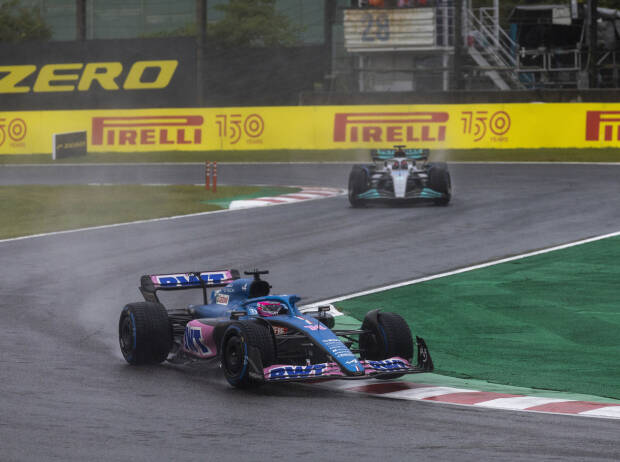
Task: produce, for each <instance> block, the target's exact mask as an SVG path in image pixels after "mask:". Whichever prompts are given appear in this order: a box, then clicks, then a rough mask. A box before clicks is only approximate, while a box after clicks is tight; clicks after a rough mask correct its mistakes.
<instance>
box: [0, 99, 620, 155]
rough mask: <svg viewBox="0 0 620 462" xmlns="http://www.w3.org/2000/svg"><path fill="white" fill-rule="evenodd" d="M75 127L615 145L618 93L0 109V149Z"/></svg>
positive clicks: (300, 141)
mask: <svg viewBox="0 0 620 462" xmlns="http://www.w3.org/2000/svg"><path fill="white" fill-rule="evenodd" d="M75 131H86V132H87V133H88V150H89V151H90V152H140V151H174V150H183V151H213V150H262V149H352V148H385V147H390V146H393V145H406V146H408V147H419V148H430V149H471V148H482V149H508V148H569V147H570V148H572V147H575V148H587V147H620V103H619V104H589V103H575V104H542V103H524V104H476V105H462V104H459V105H390V106H294V107H242V108H199V109H192V108H189V109H187V108H186V109H180V108H179V109H140V110H80V111H32V112H0V154H31V153H51V152H52V137H53V135H54V134H59V133H66V132H75Z"/></svg>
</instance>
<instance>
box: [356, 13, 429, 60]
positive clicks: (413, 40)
mask: <svg viewBox="0 0 620 462" xmlns="http://www.w3.org/2000/svg"><path fill="white" fill-rule="evenodd" d="M436 23H437V21H436V18H435V8H400V9H398V8H396V9H380V8H377V9H361V8H352V9H348V10H345V14H344V39H345V46H346V48H347V51H349V52H356V51H358V52H359V51H365V52H367V51H383V50H397V49H402V50H415V49H429V48H432V47H434V46H435V44H436Z"/></svg>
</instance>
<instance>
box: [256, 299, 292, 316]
mask: <svg viewBox="0 0 620 462" xmlns="http://www.w3.org/2000/svg"><path fill="white" fill-rule="evenodd" d="M256 310H257V311H258V314H259V315H261V316H266V317H268V316H276V315H278V314H280V312H282V311H285V310H286V308H285V307H284V305H282V303H280V302H258V304H257V306H256Z"/></svg>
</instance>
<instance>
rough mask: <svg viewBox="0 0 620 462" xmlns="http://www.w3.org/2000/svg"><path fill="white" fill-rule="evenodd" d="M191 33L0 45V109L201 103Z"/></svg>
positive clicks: (194, 48)
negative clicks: (164, 36) (180, 36)
mask: <svg viewBox="0 0 620 462" xmlns="http://www.w3.org/2000/svg"><path fill="white" fill-rule="evenodd" d="M195 53H196V45H195V40H193V39H191V38H170V39H168V38H167V39H148V40H145V39H135V40H133V39H132V40H88V41H84V42H41V43H25V44H10V45H2V46H0V110H14V109H21V110H24V109H27V110H36V109H89V108H130V107H131V108H136V107H183V106H192V105H195V102H196V98H195V95H196V64H195V61H196V58H195Z"/></svg>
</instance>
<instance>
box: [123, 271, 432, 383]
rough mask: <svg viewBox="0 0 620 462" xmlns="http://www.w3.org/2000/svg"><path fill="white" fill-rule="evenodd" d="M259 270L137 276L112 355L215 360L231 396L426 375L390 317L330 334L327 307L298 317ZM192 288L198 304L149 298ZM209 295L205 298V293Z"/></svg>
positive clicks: (426, 359)
mask: <svg viewBox="0 0 620 462" xmlns="http://www.w3.org/2000/svg"><path fill="white" fill-rule="evenodd" d="M267 273H268V272H267V271H258V270H254V271H251V272H246V273H245V275H248V276H252V277H249V278H240V276H239V272H238V271H237V270H221V271H200V272H190V273H175V274H158V275H145V276H142V277H141V280H140V287H139V290H140V292H141V293H142V295H143V297H144V300H145V301H144V302H138V303H129V304H128V305H126V306H125V307H124V308H123V309H122V311H121V315H120V320H119V325H118V332H119V343H120V348H121V352H122V354H123V356H124V358H125V359H126V360H127V362H128V363H129V364H132V365H140V364H157V363H162V362H163V361H165V360H168V361H170V362H173V363H185V362H191V361H195V360H205V361H219V363H220V365H221V368H222V369H223V372H224V375H225V377H226V379H227V380H228V382H229V383H230V384H231V385H232V386H234V387H239V388H247V387H253V386H257V385H261V384H263V383H266V382H287V381H317V380H326V379H364V378H370V377H374V378H377V379H392V378H396V377H400V376H401V375H403V374H415V373H421V372H430V371H432V370H433V361H432V359H431V357H430V354H429V352H428V349H427V347H426V343H425V342H424V340H423V339H422V338H420V337H416V340H417V342H416V343H417V364H416V365H412V364H411V362H410V361H411V359H412V357H413V354H414V346H413V340H412V337H411V331H410V330H409V326H408V325H407V323H406V322H405V321H404V319H403V318H402V317H401V316H399V315H398V314H394V313H387V312H382V311H379V310H372V311H370V312H369V313H368V314H367V315H366V317H365V318H364V321H363V322H362V325H361V328H360V329H354V330H351V329H333V327H334V317H333V316H332V315H331V314H330V313H329V309H330V307H329V306H322V307H319V308H318V309H317V310H316V311H311V312H303V313H302V312H301V311H300V310H299V308H298V307H297V306H296V303H297V302H298V301H299V300H300V298H299V297H298V296H296V295H269V292H270V289H271V286H270V285H269V283H268V282H267V281H265V280H263V279H261V277H260V276H261V275H263V274H267ZM185 289H201V290H202V298H203V300H202V301H203V303H202V304H199V305H189V306H187V307H184V308H175V309H167V308H166V307H164V305H163V304H162V303H161V301H160V300H159V297H158V295H157V293H158V291H174V290H185ZM209 292H210V296H209V295H208V294H209Z"/></svg>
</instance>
